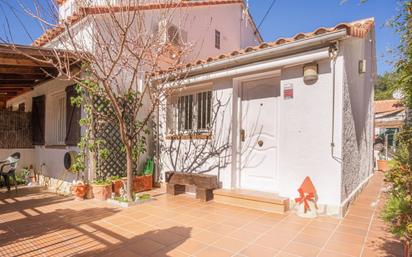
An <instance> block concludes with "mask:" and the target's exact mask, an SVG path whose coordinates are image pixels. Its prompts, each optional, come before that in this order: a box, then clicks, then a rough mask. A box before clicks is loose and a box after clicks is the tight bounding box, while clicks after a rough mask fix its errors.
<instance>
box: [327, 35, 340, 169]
mask: <svg viewBox="0 0 412 257" xmlns="http://www.w3.org/2000/svg"><path fill="white" fill-rule="evenodd" d="M338 54H339V41H337V42H336V44H335V45H333V46H331V47H330V48H329V57H330V59H331V60H332V124H331V125H332V131H331V140H330V154H331V156H332V158H333V159H334V160H336V161H338V162H341V158H339V157H337V156H335V152H334V150H335V93H336V60H337V58H338Z"/></svg>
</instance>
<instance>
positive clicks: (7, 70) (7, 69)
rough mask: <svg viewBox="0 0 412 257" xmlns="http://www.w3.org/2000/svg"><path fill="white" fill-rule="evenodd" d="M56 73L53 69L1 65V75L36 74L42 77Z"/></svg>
mask: <svg viewBox="0 0 412 257" xmlns="http://www.w3.org/2000/svg"><path fill="white" fill-rule="evenodd" d="M53 72H56V71H55V69H52V68H44V70H43V69H42V68H27V67H11V66H3V65H0V74H13V73H15V74H30V75H31V74H34V75H41V74H43V75H44V74H47V73H53Z"/></svg>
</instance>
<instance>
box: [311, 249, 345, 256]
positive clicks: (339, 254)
mask: <svg viewBox="0 0 412 257" xmlns="http://www.w3.org/2000/svg"><path fill="white" fill-rule="evenodd" d="M318 257H351V256H350V255H346V254H343V253H338V252H333V251H328V250H324V251H322V252H321V253H320V254H319V255H318Z"/></svg>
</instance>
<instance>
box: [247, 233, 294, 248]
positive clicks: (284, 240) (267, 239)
mask: <svg viewBox="0 0 412 257" xmlns="http://www.w3.org/2000/svg"><path fill="white" fill-rule="evenodd" d="M294 236H295V235H292V234H284V235H282V236H273V235H272V234H266V235H263V236H261V237H260V238H259V239H257V240H256V241H255V242H254V243H255V244H257V245H262V246H264V247H268V248H271V249H277V250H280V249H282V248H283V247H284V246H285V245H287V244H288V243H289V242H291V240H292V239H293V238H294Z"/></svg>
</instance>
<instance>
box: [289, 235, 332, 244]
mask: <svg viewBox="0 0 412 257" xmlns="http://www.w3.org/2000/svg"><path fill="white" fill-rule="evenodd" d="M328 237H329V236H314V235H309V234H303V233H300V234H298V235H297V236H296V237H295V238H294V239H293V242H298V243H304V244H308V245H312V246H316V247H322V246H324V245H325V243H326V240H327V239H328Z"/></svg>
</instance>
